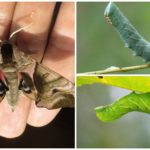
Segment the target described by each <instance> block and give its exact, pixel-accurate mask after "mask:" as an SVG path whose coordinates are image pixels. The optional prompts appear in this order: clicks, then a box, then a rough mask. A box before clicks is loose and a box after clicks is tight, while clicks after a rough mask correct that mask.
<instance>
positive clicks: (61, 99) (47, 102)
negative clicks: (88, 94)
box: [33, 63, 74, 109]
mask: <svg viewBox="0 0 150 150" xmlns="http://www.w3.org/2000/svg"><path fill="white" fill-rule="evenodd" d="M33 79H34V84H35V87H36V89H37V99H36V105H37V106H38V107H45V108H47V109H56V108H60V107H74V84H73V83H72V82H70V81H69V80H67V79H66V78H64V77H63V76H61V75H60V74H58V73H56V72H54V71H53V70H50V69H49V68H47V67H45V66H43V65H41V64H39V63H36V66H35V70H34V74H33Z"/></svg>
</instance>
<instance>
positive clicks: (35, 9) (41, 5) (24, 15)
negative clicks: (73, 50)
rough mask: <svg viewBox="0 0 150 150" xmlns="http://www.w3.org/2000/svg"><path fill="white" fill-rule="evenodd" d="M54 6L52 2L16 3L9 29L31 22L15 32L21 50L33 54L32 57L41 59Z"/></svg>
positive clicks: (15, 28) (13, 29)
mask: <svg viewBox="0 0 150 150" xmlns="http://www.w3.org/2000/svg"><path fill="white" fill-rule="evenodd" d="M54 6H55V3H54V2H51V3H49V2H28V3H27V2H20V3H17V5H16V9H15V13H14V18H13V25H12V29H11V30H12V32H13V31H15V30H17V29H19V28H21V27H25V26H28V25H29V24H31V23H32V25H31V26H29V28H26V29H25V31H24V32H23V31H21V32H19V33H18V34H17V45H18V46H19V48H20V49H21V50H23V51H25V52H27V53H33V54H35V55H34V56H33V57H34V58H36V59H37V60H41V58H42V55H43V52H44V50H45V46H46V43H47V37H48V31H49V27H50V24H51V18H52V15H53V10H54Z"/></svg>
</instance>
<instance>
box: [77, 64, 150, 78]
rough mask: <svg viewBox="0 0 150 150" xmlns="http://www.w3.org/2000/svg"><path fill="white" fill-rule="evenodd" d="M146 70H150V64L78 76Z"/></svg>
mask: <svg viewBox="0 0 150 150" xmlns="http://www.w3.org/2000/svg"><path fill="white" fill-rule="evenodd" d="M145 68H150V64H144V65H138V66H130V67H122V68H119V67H115V68H113V69H109V68H108V69H106V70H99V71H92V72H85V73H79V74H78V75H99V74H106V73H115V72H127V71H132V70H139V69H145Z"/></svg>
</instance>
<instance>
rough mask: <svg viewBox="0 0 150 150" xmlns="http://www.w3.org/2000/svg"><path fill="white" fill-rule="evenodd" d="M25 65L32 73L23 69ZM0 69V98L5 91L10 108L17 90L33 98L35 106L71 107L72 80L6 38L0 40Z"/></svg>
mask: <svg viewBox="0 0 150 150" xmlns="http://www.w3.org/2000/svg"><path fill="white" fill-rule="evenodd" d="M27 68H34V73H33V76H30V74H29V73H28V72H26V71H25V70H26V69H27ZM0 70H1V71H0V101H2V100H3V98H4V97H5V95H6V98H7V101H8V104H9V105H10V106H11V107H12V110H13V109H14V107H15V105H16V104H17V101H18V95H19V90H21V91H22V92H23V93H24V94H25V95H26V96H27V97H29V98H30V99H32V100H35V103H36V105H37V107H45V108H47V109H55V108H60V107H74V84H73V83H72V82H71V81H69V80H68V79H66V78H65V77H63V76H61V75H60V74H58V73H56V72H55V71H53V70H51V69H49V68H47V67H45V66H43V65H42V64H40V63H38V62H36V61H35V60H34V59H32V58H31V57H30V56H28V55H27V54H25V53H24V52H22V51H21V50H19V49H18V48H17V46H16V45H14V44H11V43H10V42H9V41H3V42H1V44H0Z"/></svg>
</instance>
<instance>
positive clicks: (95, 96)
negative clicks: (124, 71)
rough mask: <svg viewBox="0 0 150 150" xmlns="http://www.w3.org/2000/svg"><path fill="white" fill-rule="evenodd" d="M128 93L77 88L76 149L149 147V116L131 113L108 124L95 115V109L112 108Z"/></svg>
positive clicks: (104, 88)
mask: <svg viewBox="0 0 150 150" xmlns="http://www.w3.org/2000/svg"><path fill="white" fill-rule="evenodd" d="M128 93H130V91H128V90H125V89H121V88H117V87H112V86H107V85H102V84H93V85H86V86H82V87H79V88H77V147H80V148H148V147H150V115H149V114H146V113H140V112H131V113H128V114H126V115H124V116H123V117H122V118H120V119H118V120H116V121H113V122H109V123H105V122H102V121H100V120H99V119H98V118H97V117H96V115H95V111H94V108H95V107H97V106H103V105H107V104H111V103H112V102H114V101H116V100H117V99H118V98H121V97H122V96H125V95H127V94H128Z"/></svg>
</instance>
